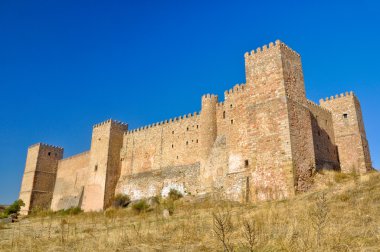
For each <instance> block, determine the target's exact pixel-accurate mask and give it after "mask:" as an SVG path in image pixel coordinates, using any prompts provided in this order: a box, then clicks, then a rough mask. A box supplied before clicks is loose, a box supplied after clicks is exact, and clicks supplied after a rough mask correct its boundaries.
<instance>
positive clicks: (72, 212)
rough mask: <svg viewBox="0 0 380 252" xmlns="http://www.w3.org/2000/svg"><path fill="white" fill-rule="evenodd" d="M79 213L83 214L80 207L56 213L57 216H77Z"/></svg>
mask: <svg viewBox="0 0 380 252" xmlns="http://www.w3.org/2000/svg"><path fill="white" fill-rule="evenodd" d="M81 212H83V211H82V209H81V208H80V207H70V208H68V209H62V210H59V211H57V212H56V213H57V214H58V215H78V214H80V213H81Z"/></svg>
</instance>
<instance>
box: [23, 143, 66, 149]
mask: <svg viewBox="0 0 380 252" xmlns="http://www.w3.org/2000/svg"><path fill="white" fill-rule="evenodd" d="M38 145H40V146H43V147H49V148H53V149H58V150H63V148H62V147H59V146H55V145H50V144H46V143H36V144H33V145H31V146H29V147H28V149H30V148H33V147H36V146H38Z"/></svg>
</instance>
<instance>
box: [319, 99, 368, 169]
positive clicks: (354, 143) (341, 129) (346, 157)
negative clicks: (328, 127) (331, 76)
mask: <svg viewBox="0 0 380 252" xmlns="http://www.w3.org/2000/svg"><path fill="white" fill-rule="evenodd" d="M319 103H320V105H321V106H322V107H324V108H327V109H328V110H330V111H331V112H332V118H333V127H334V133H335V142H336V145H337V146H338V154H339V161H340V167H341V170H342V172H346V173H348V172H358V173H365V172H368V171H370V170H372V162H371V156H370V153H369V147H368V141H367V136H366V132H365V129H364V122H363V116H362V111H361V108H360V103H359V100H358V99H357V97H356V96H355V95H354V93H353V92H350V93H348V92H346V93H345V94H340V95H336V96H335V97H333V96H331V97H330V98H326V99H325V100H323V99H321V100H320V101H319Z"/></svg>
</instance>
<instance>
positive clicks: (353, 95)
mask: <svg viewBox="0 0 380 252" xmlns="http://www.w3.org/2000/svg"><path fill="white" fill-rule="evenodd" d="M346 97H356V96H355V94H354V92H352V91H350V92H346V93H341V94H339V95H335V97H334V96H330V97H326V98H325V99H320V100H319V104H322V103H324V102H329V101H334V100H338V99H341V98H346Z"/></svg>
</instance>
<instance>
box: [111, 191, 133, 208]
mask: <svg viewBox="0 0 380 252" xmlns="http://www.w3.org/2000/svg"><path fill="white" fill-rule="evenodd" d="M130 203H131V199H130V198H129V196H128V195H126V194H121V193H120V194H117V195H116V196H115V198H114V200H113V206H114V207H115V208H125V207H127V206H128V205H129V204H130Z"/></svg>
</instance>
